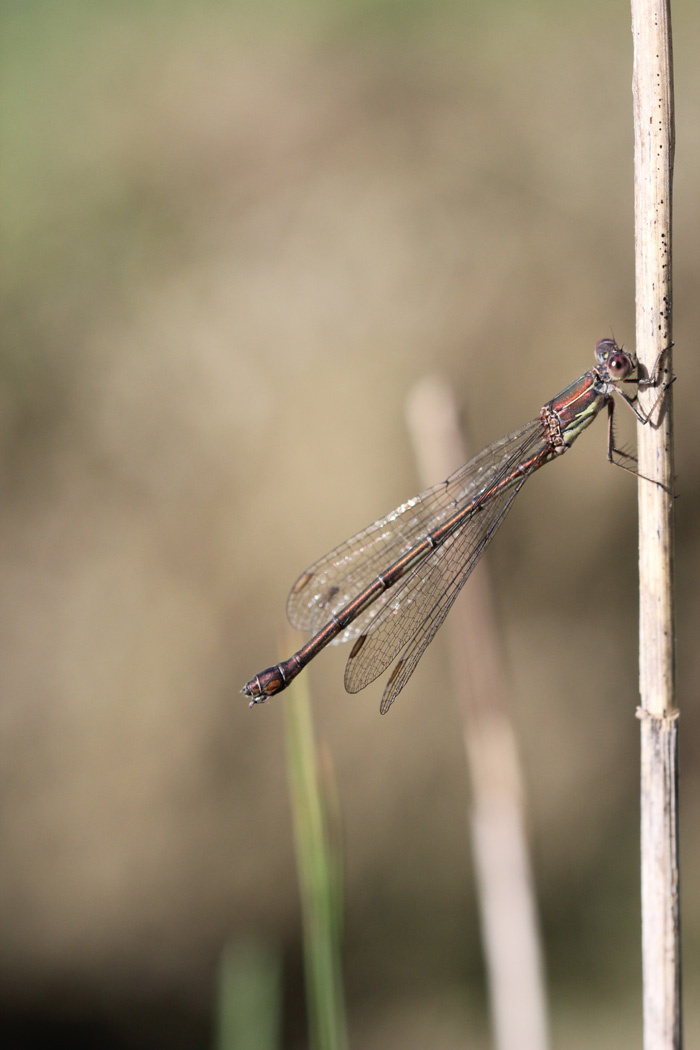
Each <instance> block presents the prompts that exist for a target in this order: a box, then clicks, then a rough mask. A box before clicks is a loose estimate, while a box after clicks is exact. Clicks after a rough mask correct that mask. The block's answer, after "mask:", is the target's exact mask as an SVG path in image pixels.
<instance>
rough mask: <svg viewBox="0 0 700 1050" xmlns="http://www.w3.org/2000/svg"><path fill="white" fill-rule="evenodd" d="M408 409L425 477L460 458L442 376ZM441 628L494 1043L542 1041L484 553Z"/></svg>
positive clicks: (514, 761)
mask: <svg viewBox="0 0 700 1050" xmlns="http://www.w3.org/2000/svg"><path fill="white" fill-rule="evenodd" d="M407 416H408V422H409V427H410V430H411V434H412V438H413V444H414V448H415V452H416V458H417V460H418V468H419V473H420V475H421V478H422V481H423V484H424V485H428V484H432V483H433V482H435V481H437V480H439V479H440V478H445V477H447V475H448V474H450V473H451V472H452V471H453V470H455V469H456V468H457V467H459V466H460V465H461V464H462V463H464V462H465V461H466V459H467V458H468V456H467V452H466V449H465V448H464V444H463V441H462V437H461V434H460V430H459V424H458V420H457V410H456V406H455V402H454V398H453V396H452V393H451V391H450V390H449V388H448V387H447V386H446V385H445V384H444V383H442V382H440V381H439V380H437V379H425V380H423V381H422V382H421V383H419V384H417V386H416V387H415V388H414V390H413V391H412V393H411V396H410V398H409V402H408V406H407ZM444 629H445V632H446V634H447V640H448V647H449V656H450V666H451V671H452V674H451V681H452V685H453V690H454V693H455V697H456V699H457V702H458V704H459V708H460V713H461V717H462V722H463V728H464V740H465V747H466V755H467V766H468V771H469V776H470V780H471V796H472V797H471V806H470V810H469V823H470V828H471V840H472V854H473V857H474V867H475V874H476V884H477V891H478V905H479V912H480V917H481V929H482V940H483V947H484V956H485V960H486V971H487V976H488V991H489V999H490V1008H491V1017H492V1024H493V1030H494V1044H495V1046H496V1048H497V1050H546V1047H547V1045H548V1035H547V1010H546V993H545V987H544V977H543V969H544V968H543V963H542V950H541V944H540V934H539V917H538V913H537V903H536V900H535V895H534V890H533V880H532V870H531V864H530V857H529V853H528V845H527V836H526V833H525V817H524V805H523V791H522V778H521V774H520V765H519V760H518V754H517V748H516V744H515V735H514V733H513V729H512V726H511V722H510V718H509V715H508V711H507V702H506V693H507V687H506V684H505V681H504V676H503V673H502V670H501V654H500V647H499V643H498V631H497V628H496V624H495V617H494V614H493V609H492V600H491V589H490V583H489V579H488V571H487V566H486V563H485V561H484V560H483V559H482V561H481V562H480V563H479V564H478V565H477V566H476V568H475V569H474V571H473V572H472V575H471V576H470V578H469V583H468V585H467V586H466V587H465V589H464V591H463V592H462V593H461V594H460V595H459V597H458V598H457V601H456V602H455V605H454V608H453V610H452V612H451V613H450V615H449V617H448V618H447V621H446V623H445V628H444Z"/></svg>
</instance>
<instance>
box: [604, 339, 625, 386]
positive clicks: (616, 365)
mask: <svg viewBox="0 0 700 1050" xmlns="http://www.w3.org/2000/svg"><path fill="white" fill-rule="evenodd" d="M599 345H600V344H599ZM605 363H606V365H607V369H608V372H609V373H610V375H611V377H612V378H613V379H615V380H617V379H626V378H627V376H628V375H629V374H630V372H631V371H632V362H631V361H630V359H629V357H628V356H627V354H623V353H622V352H621V351H620V350H618V351H617V352H616V353H614V354H611V355H610V357H609V358H608V359H607V361H606V362H605Z"/></svg>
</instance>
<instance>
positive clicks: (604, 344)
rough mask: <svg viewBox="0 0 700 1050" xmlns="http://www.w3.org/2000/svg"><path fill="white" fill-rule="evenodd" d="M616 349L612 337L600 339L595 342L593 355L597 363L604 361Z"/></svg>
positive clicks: (600, 363)
mask: <svg viewBox="0 0 700 1050" xmlns="http://www.w3.org/2000/svg"><path fill="white" fill-rule="evenodd" d="M616 350H617V346H616V345H615V340H614V339H600V340H598V342H597V343H596V344H595V356H596V360H597V362H598V364H599V365H602V364H604V363H605V361H606V360H607V359H608V358H609V357H610V355H611V354H613V353H614V352H615V351H616Z"/></svg>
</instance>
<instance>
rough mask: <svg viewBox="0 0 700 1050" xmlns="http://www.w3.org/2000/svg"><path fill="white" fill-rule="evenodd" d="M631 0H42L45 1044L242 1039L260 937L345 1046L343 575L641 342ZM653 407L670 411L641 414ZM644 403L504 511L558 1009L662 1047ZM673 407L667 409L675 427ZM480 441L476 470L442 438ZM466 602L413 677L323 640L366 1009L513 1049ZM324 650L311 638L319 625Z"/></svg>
mask: <svg viewBox="0 0 700 1050" xmlns="http://www.w3.org/2000/svg"><path fill="white" fill-rule="evenodd" d="M674 19H675V21H674V31H675V45H676V49H675V56H676V91H677V96H676V98H677V135H678V146H677V166H676V197H675V216H676V232H675V245H674V247H675V252H674V263H675V266H674V272H675V307H676V309H675V329H674V335H675V340H676V346H677V351H676V358H675V366H676V371H677V373H678V377H679V380H678V383H677V384H676V388H675V394H676V408H677V440H678V455H677V472H678V491H679V493H680V498H679V500H678V501H677V566H678V684H679V701H680V705H681V708H682V712H683V715H682V755H681V773H682V805H683V811H682V827H681V835H682V843H681V850H682V860H683V885H682V894H683V907H684V931H683V935H684V944H683V950H684V962H685V974H684V982H685V993H686V995H685V1002H686V1011H687V1013H686V1020H687V1041H688V1045H690V1046H692V1045H693V1040H696V1041H699V1040H700V1009H699V1007H698V1003H700V836H699V835H698V828H699V827H700V777H699V775H698V766H699V759H700V748H699V746H698V733H699V731H700V724H699V723H700V716H699V714H698V703H697V700H698V686H697V683H698V679H699V677H700V649H699V648H698V645H697V636H698V613H697V610H698V601H697V594H698V586H699V584H700V547H699V545H698V527H697V509H698V501H699V499H700V488H699V485H698V480H699V470H698V467H699V463H700V445H699V443H698V437H697V419H698V417H697V399H698V394H699V392H700V384H699V379H700V376H699V368H698V353H697V351H698V336H697V332H698V327H699V324H700V297H699V295H698V288H699V287H700V194H699V193H698V186H699V185H700V122H699V119H698V118H699V113H698V103H697V100H698V97H700V70H699V67H698V63H697V41H698V30H699V29H700V12H699V11H698V7H697V4H694V3H690V2H689V0H679V2H678V3H676V5H675V12H674ZM629 21H630V16H629V10H628V8H627V6H626V5H625V4H619V5H609V4H604V3H592V4H589V5H586V6H585V8H583V9H582V8H581V7H580V6H579V5H574V4H564V5H561V4H556V5H555V4H549V3H545V2H544V0H542V2H533V3H528V4H515V3H505V2H497V3H491V4H456V3H447V2H437V3H436V2H432V3H428V2H421V0H415V2H411V3H409V2H406V3H401V2H398V0H396V2H393V3H390V2H384V3H382V2H378V3H377V2H375V3H370V2H362V3H360V2H351V0H345V2H344V3H339V4H333V5H331V4H322V3H320V2H316V3H313V2H306V3H302V2H301V0H295V2H290V3H287V4H281V3H279V4H263V5H255V4H252V3H251V4H247V3H240V4H225V3H216V2H213V0H211V2H204V3H200V4H196V5H195V4H184V3H170V4H161V3H156V2H155V0H152V2H148V3H143V4H140V5H138V4H118V3H108V2H93V3H91V4H90V5H82V4H76V3H73V2H67V3H62V4H60V5H58V4H53V3H48V2H43V3H34V4H19V3H7V4H3V6H2V23H3V24H2V70H3V87H2V100H1V107H2V139H3V141H2V273H3V280H2V305H3V316H4V323H3V326H2V328H3V333H2V338H3V344H2V356H1V358H0V363H1V372H0V449H1V453H2V467H3V470H2V478H3V493H2V502H1V504H0V513H1V515H2V547H1V548H0V561H1V569H2V588H1V591H0V601H1V611H2V632H1V635H0V639H1V640H0V644H1V646H2V651H1V656H0V682H1V688H2V705H1V708H0V710H1V712H2V723H1V724H2V785H3V791H2V801H1V803H0V805H1V817H2V831H1V842H2V846H1V849H2V869H1V875H0V915H1V923H2V929H3V937H2V947H1V948H0V953H1V962H2V1001H1V1004H0V1005H1V1007H2V1014H3V1018H4V1020H3V1026H4V1030H5V1033H6V1035H7V1037H8V1039H10V1040H11V1042H8V1043H7V1044H6V1045H12V1046H17V1047H33V1046H48V1045H52V1043H56V1044H57V1043H58V1042H59V1041H60V1040H61V1039H62V1038H64V1037H65V1036H66V1035H69V1036H70V1038H71V1040H72V1042H73V1044H74V1045H75V1046H78V1047H82V1046H88V1045H90V1046H110V1047H115V1048H121V1047H134V1048H140V1047H160V1046H166V1045H167V1046H168V1047H182V1048H183V1050H188V1048H190V1047H195V1046H197V1047H201V1046H211V1045H213V1028H214V1019H213V1018H214V1007H215V989H216V979H217V970H218V966H219V960H220V958H221V953H222V950H223V947H224V945H225V944H227V943H228V944H231V943H236V942H237V941H238V940H239V939H241V938H244V937H247V936H249V935H251V934H255V935H259V936H262V937H265V938H267V939H268V940H269V942H270V943H271V944H273V945H275V946H277V947H279V950H280V951H281V952H282V953H283V956H284V960H285V982H286V984H285V987H286V1000H287V1001H286V1019H285V1045H287V1046H289V1047H292V1048H297V1047H302V1046H304V1045H305V1036H304V1017H303V1013H304V1008H303V1000H302V983H301V962H300V945H299V936H300V924H299V914H298V912H299V909H298V899H297V888H296V876H295V871H294V863H293V847H292V840H291V831H290V816H289V805H288V801H287V795H286V781H285V770H284V750H283V736H282V732H283V721H282V714H283V711H282V705H283V704H284V696H282V697H280V698H278V699H277V700H275V701H274V702H271V703H270V704H268V705H267V706H265V707H263V708H260V709H257V710H254V711H249V710H248V708H247V706H246V704H245V701H244V699H243V698H242V697H241V696H240V694H239V690H240V687H241V686H242V684H243V683H244V682H245V681H246V680H247V679H248V678H249V677H250V676H251V675H252V674H253V673H254V672H255V671H257V670H259V669H260V668H261V667H264V666H266V665H267V664H269V663H271V662H273V660H274V659H275V658H276V656H277V655H279V650H278V638H279V634H280V631H281V630H282V628H283V622H284V606H285V600H286V594H287V590H288V587H289V585H290V584H291V583H292V582H293V580H294V579H295V578H296V576H297V575H298V573H299V572H300V571H301V570H302V569H303V568H304V567H305V566H306V565H308V564H309V563H310V562H311V561H313V560H314V559H315V558H316V557H318V556H320V555H321V554H322V553H324V552H325V550H327V549H328V548H329V547H331V546H333V545H334V544H335V543H336V542H338V541H340V540H341V539H343V538H345V537H346V536H347V535H350V534H351V533H353V532H354V531H356V530H357V529H359V528H360V527H362V526H363V525H365V524H367V522H369V521H371V520H372V519H373V518H375V517H377V516H378V515H379V514H381V513H384V512H385V511H387V510H388V509H389V508H390V507H391V506H393V505H395V504H397V503H399V502H400V501H401V500H402V499H404V498H405V497H407V496H409V495H412V494H413V493H414V491H415V490H416V489H417V488H418V487H419V486H418V483H417V480H416V474H415V467H414V464H413V460H412V455H411V448H410V442H409V440H408V437H407V433H406V427H405V422H404V414H403V406H404V402H405V398H406V395H407V393H408V391H409V389H410V387H411V385H412V383H413V382H414V381H415V380H416V379H417V378H419V377H420V376H422V375H423V374H425V373H426V372H430V373H435V372H437V373H439V374H441V375H444V376H445V377H447V378H448V379H449V380H450V381H451V382H452V383H453V384H454V388H455V390H456V394H457V397H458V399H459V401H460V403H461V404H462V406H463V408H464V412H465V416H466V417H467V418H468V427H469V432H470V435H471V440H472V442H473V444H474V446H475V448H478V447H481V446H482V445H483V444H485V443H486V442H488V441H491V440H493V439H494V438H496V437H499V436H500V435H501V434H503V433H505V432H507V431H508V430H511V429H513V428H514V427H515V426H517V425H519V424H520V423H522V422H525V421H526V420H527V419H529V418H531V417H532V416H533V415H535V414H536V413H537V412H538V410H539V407H540V406H541V405H542V404H543V403H544V402H545V401H546V400H548V399H549V398H551V397H553V396H554V395H555V394H556V393H557V392H558V391H559V390H560V389H561V388H562V387H563V386H565V385H566V384H567V383H568V382H570V381H571V380H572V379H574V378H575V377H576V376H577V375H579V374H580V373H581V372H583V371H584V370H585V369H587V368H588V367H590V365H591V363H592V350H593V346H594V343H595V341H596V339H599V338H601V337H603V336H605V335H607V334H609V333H610V330H611V328H614V332H615V335H616V337H617V338H618V341H620V342H624V343H626V344H627V345H632V346H633V345H634V258H633V231H632V218H633V216H632V188H633V172H632V126H631V113H632V106H631V90H630V82H631V37H630V31H629ZM625 433H627V431H625ZM605 440H606V439H605V426H604V424H603V422H602V421H599V422H598V424H597V425H596V426H594V427H593V428H592V429H591V430H590V431H588V432H587V433H586V434H585V435H584V437H583V438H582V439H581V441H580V442H579V443H578V444H577V446H576V448H575V450H574V451H573V452H572V453H571V454H570V456H567V457H566V458H565V460H563V461H562V462H558V463H557V464H556V465H552V466H551V467H550V468H548V469H547V470H546V471H543V472H542V474H541V475H538V476H537V478H534V479H533V480H532V482H531V483H530V484H529V485H528V486H527V487H526V489H525V491H524V492H523V493H522V495H521V496H520V497H519V499H518V501H517V503H516V506H515V508H514V510H513V512H512V514H511V516H510V518H509V520H508V522H507V523H506V524H505V525H504V527H503V530H502V532H501V533H500V535H499V537H498V539H497V541H496V542H495V544H494V546H493V548H492V552H491V554H490V561H491V567H492V571H493V576H494V579H495V585H496V595H497V604H498V609H499V617H500V622H501V624H502V629H503V644H504V648H505V652H506V655H507V664H508V667H507V670H508V675H509V680H510V683H511V686H512V691H513V717H514V720H515V723H516V727H517V731H518V734H519V740H520V749H521V754H522V759H523V764H524V769H525V776H526V781H527V790H528V798H529V827H530V833H531V841H532V844H533V852H534V859H535V866H536V879H537V889H538V897H539V901H540V906H541V911H542V923H543V929H544V934H545V947H546V953H547V965H548V972H549V986H550V994H551V1000H552V1002H551V1006H552V1029H553V1042H554V1045H555V1046H561V1047H567V1048H577V1047H591V1046H596V1047H602V1048H606V1047H613V1046H614V1047H616V1048H618V1050H622V1048H627V1047H630V1048H631V1047H637V1046H639V1045H640V1009H641V1000H640V935H639V889H638V882H639V875H638V822H639V818H638V738H639V732H638V724H637V721H636V719H635V717H634V711H635V705H636V703H637V699H638V697H637V689H636V670H635V666H636V665H635V647H636V632H637V603H636V579H635V571H636V564H635V558H636V492H635V485H634V482H633V480H632V479H631V478H629V477H628V476H626V475H624V474H623V473H622V472H621V471H614V470H613V469H612V468H610V467H609V466H608V465H607V463H606V460H605ZM628 440H629V441H633V430H632V428H629V438H628ZM436 480H439V479H436ZM443 644H444V641H443V639H441V638H440V637H438V639H437V640H436V642H435V643H434V645H433V646H432V647H431V650H430V651H429V653H428V654H427V655H426V657H425V658H424V660H423V661H422V663H421V665H420V667H419V669H418V671H417V672H416V674H415V676H414V678H413V679H412V681H411V683H410V686H409V687H408V688H407V689H406V690H405V693H404V694H403V695H402V696H401V698H400V701H399V703H397V705H396V706H395V708H394V709H392V711H391V713H390V715H389V716H388V717H387V718H386V719H380V717H379V714H378V705H379V698H380V695H381V686H380V685H376V686H374V687H370V688H369V689H367V690H366V691H365V692H363V693H361V694H359V695H357V696H354V697H350V696H348V695H346V694H345V693H344V691H343V687H342V669H343V664H344V658H345V656H346V655H347V654H346V653H343V651H342V649H334V650H329V651H328V652H327V653H325V654H324V655H323V656H322V657H321V658H320V659H319V660H318V661H316V663H315V665H314V666H313V668H312V670H311V672H310V675H309V677H310V681H311V685H312V688H313V691H314V695H315V698H316V710H317V715H318V722H319V734H320V735H321V736H322V737H323V739H324V740H325V741H326V742H327V744H328V746H329V747H330V749H331V751H332V754H333V757H334V762H335V766H336V773H337V778H338V787H339V792H340V797H341V802H342V807H343V815H344V824H345V847H346V851H347V917H348V933H347V944H346V981H347V994H348V1012H349V1018H350V1033H351V1040H352V1044H353V1045H354V1046H357V1047H363V1048H375V1047H376V1048H388V1050H390V1048H393V1047H401V1048H403V1050H412V1048H414V1047H416V1048H418V1047H424V1046H428V1045H429V1046H432V1047H440V1048H446V1050H450V1048H452V1047H462V1046H468V1047H477V1048H478V1047H485V1046H487V1045H488V1028H487V1018H486V1006H485V998H484V987H483V968H482V962H481V953H480V945H479V935H478V922H477V918H476V913H475V905H474V898H473V878H472V874H471V864H470V857H469V850H468V846H467V842H466V836H465V801H464V796H465V774H464V756H463V752H462V748H461V743H460V729H459V725H460V723H459V718H458V715H457V711H456V707H455V703H454V701H453V699H452V697H451V696H450V694H449V691H448V689H447V679H446V677H445V675H444V673H443V671H442V663H443V661H444V650H443V648H442V646H443ZM284 655H288V654H287V653H284Z"/></svg>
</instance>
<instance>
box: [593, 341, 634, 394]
mask: <svg viewBox="0 0 700 1050" xmlns="http://www.w3.org/2000/svg"><path fill="white" fill-rule="evenodd" d="M595 356H596V361H597V362H598V364H599V365H603V366H604V368H605V370H606V372H607V373H608V375H609V376H610V379H611V380H612V382H613V383H617V382H619V380H621V379H628V378H629V377H630V375H631V374H632V372H634V370H635V368H636V367H637V358H636V356H635V355H634V354H633V353H630V352H629V351H627V350H623V349H622V348H621V347H619V346H618V345H617V343H616V342H615V340H614V339H600V340H599V341H598V342H597V343H596V345H595Z"/></svg>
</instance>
